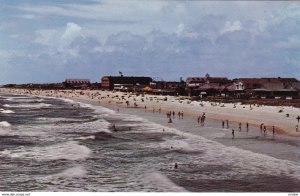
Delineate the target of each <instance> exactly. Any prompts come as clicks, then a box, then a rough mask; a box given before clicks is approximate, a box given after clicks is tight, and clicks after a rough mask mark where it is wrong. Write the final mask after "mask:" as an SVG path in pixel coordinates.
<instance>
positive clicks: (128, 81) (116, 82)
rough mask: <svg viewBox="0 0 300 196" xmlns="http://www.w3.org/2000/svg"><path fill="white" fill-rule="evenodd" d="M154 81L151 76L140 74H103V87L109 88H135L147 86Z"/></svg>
mask: <svg viewBox="0 0 300 196" xmlns="http://www.w3.org/2000/svg"><path fill="white" fill-rule="evenodd" d="M150 82H152V78H150V77H143V76H142V77H139V76H123V75H121V76H103V77H102V78H101V87H102V88H103V89H107V90H133V89H134V88H135V87H142V88H143V87H145V86H147V85H149V84H150Z"/></svg>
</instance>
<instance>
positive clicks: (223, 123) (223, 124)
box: [222, 120, 225, 129]
mask: <svg viewBox="0 0 300 196" xmlns="http://www.w3.org/2000/svg"><path fill="white" fill-rule="evenodd" d="M224 126H225V122H224V120H223V121H222V128H223V129H224Z"/></svg>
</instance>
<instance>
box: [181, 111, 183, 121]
mask: <svg viewBox="0 0 300 196" xmlns="http://www.w3.org/2000/svg"><path fill="white" fill-rule="evenodd" d="M181 119H183V111H181Z"/></svg>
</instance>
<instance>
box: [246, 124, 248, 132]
mask: <svg viewBox="0 0 300 196" xmlns="http://www.w3.org/2000/svg"><path fill="white" fill-rule="evenodd" d="M246 129H247V132H248V131H249V123H248V122H246Z"/></svg>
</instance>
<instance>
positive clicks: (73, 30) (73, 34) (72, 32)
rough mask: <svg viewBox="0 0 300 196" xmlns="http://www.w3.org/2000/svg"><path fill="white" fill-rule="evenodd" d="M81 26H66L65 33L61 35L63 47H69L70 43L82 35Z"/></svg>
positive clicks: (72, 24) (70, 23)
mask: <svg viewBox="0 0 300 196" xmlns="http://www.w3.org/2000/svg"><path fill="white" fill-rule="evenodd" d="M81 30H82V28H81V26H79V25H78V24H75V23H72V22H69V23H68V24H67V27H66V30H65V32H64V33H63V34H62V36H61V39H62V45H63V46H69V45H70V43H72V42H73V41H74V39H76V38H77V37H80V36H82V37H83V34H82V33H81Z"/></svg>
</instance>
